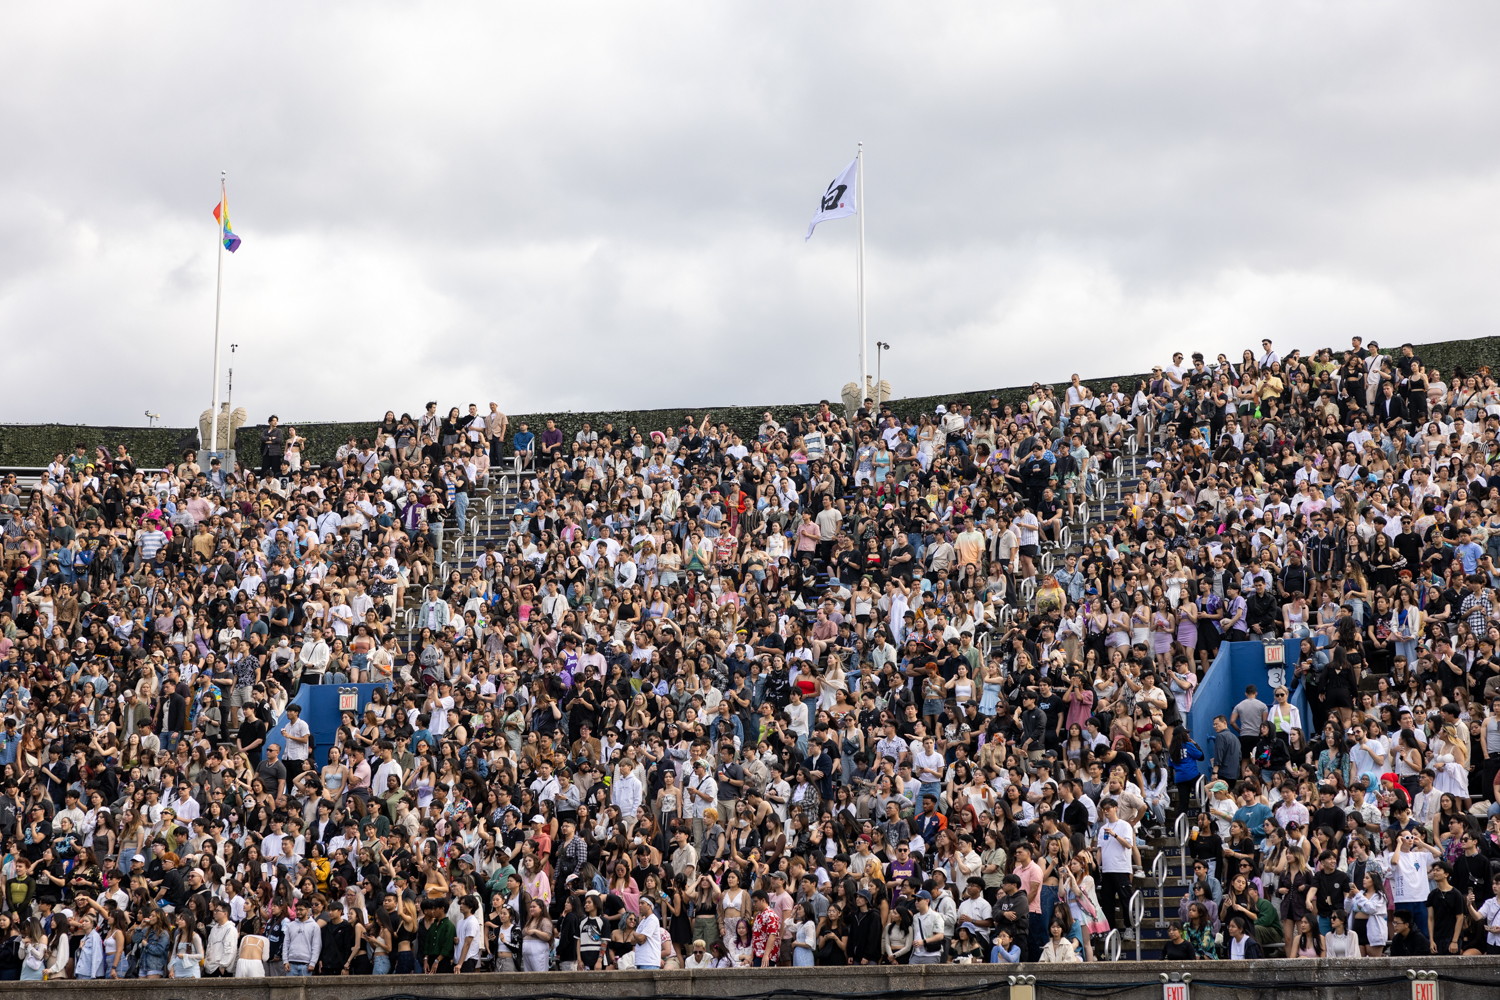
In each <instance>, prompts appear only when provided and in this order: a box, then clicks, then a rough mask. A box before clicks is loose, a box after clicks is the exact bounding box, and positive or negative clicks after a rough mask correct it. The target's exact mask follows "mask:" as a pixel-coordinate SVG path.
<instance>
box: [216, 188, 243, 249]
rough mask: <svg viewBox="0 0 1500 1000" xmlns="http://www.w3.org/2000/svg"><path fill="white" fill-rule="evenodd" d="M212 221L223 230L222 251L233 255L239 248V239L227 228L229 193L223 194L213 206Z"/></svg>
mask: <svg viewBox="0 0 1500 1000" xmlns="http://www.w3.org/2000/svg"><path fill="white" fill-rule="evenodd" d="M214 219H215V221H217V222H218V223H219V228H220V229H221V230H223V234H222V235H223V237H224V249H225V250H228V251H229V252H230V253H234V252H235V251H236V250H238V249H239V248H240V238H239V237H238V236H236V235H234V230H233V229H231V228H230V226H229V192H227V191H226V192H224V194H223V195H222V196H221V197H220V199H219V203H218V204H217V205H215V206H214Z"/></svg>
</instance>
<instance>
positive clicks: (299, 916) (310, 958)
mask: <svg viewBox="0 0 1500 1000" xmlns="http://www.w3.org/2000/svg"><path fill="white" fill-rule="evenodd" d="M293 912H294V913H295V915H296V919H295V920H294V919H292V918H291V917H287V918H284V919H283V920H282V922H281V924H282V927H283V929H284V934H285V936H284V938H283V940H282V945H281V954H282V960H283V961H285V962H286V974H287V975H289V976H305V975H307V974H308V970H310V969H312V968H313V967H314V966H316V965H317V964H318V957H319V956H320V955H321V954H322V952H323V930H322V928H320V927H319V926H318V922H317V921H316V920H314V919H313V918H312V911H311V910H309V909H308V907H307V904H306V903H302V902H299V903H298V904H297V908H296V910H294V911H293Z"/></svg>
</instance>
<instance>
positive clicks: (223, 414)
mask: <svg viewBox="0 0 1500 1000" xmlns="http://www.w3.org/2000/svg"><path fill="white" fill-rule="evenodd" d="M211 412H212V411H211V410H204V411H203V413H202V415H201V416H199V417H198V433H199V434H200V435H201V437H199V439H198V441H199V445H200V447H203V448H207V447H208V446H209V443H210V442H211V441H212V440H213V434H212V429H213V425H212V424H210V423H209V414H210V413H211ZM245 419H246V414H245V408H244V407H243V406H238V407H235V410H234V412H233V413H230V412H229V404H228V403H220V404H219V447H220V448H224V449H228V448H232V447H233V446H234V434H235V432H236V431H238V430H239V429H240V428H241V427H242V426H244V423H245Z"/></svg>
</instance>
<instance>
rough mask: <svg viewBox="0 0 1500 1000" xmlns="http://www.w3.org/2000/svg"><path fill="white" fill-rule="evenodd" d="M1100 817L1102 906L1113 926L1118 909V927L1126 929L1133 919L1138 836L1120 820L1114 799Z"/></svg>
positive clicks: (1104, 803) (1102, 808) (1104, 806)
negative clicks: (1132, 891) (1134, 853)
mask: <svg viewBox="0 0 1500 1000" xmlns="http://www.w3.org/2000/svg"><path fill="white" fill-rule="evenodd" d="M1099 814H1100V817H1101V819H1100V822H1099V834H1098V839H1097V843H1096V846H1097V847H1098V849H1099V871H1100V883H1099V905H1100V907H1101V908H1102V909H1103V910H1104V916H1105V918H1106V919H1108V920H1110V921H1111V922H1113V921H1114V919H1115V916H1114V911H1115V907H1116V906H1118V907H1119V911H1120V922H1119V923H1118V924H1115V926H1116V927H1125V926H1127V924H1128V923H1129V917H1130V876H1131V871H1132V869H1133V867H1134V866H1133V864H1132V860H1131V858H1132V851H1133V850H1134V848H1135V835H1134V831H1133V830H1132V829H1131V827H1130V824H1129V823H1127V822H1125V821H1124V820H1122V819H1120V804H1119V803H1118V802H1117V801H1115V800H1114V799H1105V800H1104V801H1102V802H1100V803H1099Z"/></svg>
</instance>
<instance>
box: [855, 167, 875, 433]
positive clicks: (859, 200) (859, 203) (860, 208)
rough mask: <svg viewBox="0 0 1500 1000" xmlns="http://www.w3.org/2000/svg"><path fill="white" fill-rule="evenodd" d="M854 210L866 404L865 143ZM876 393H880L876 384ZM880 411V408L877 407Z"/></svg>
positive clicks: (862, 384)
mask: <svg viewBox="0 0 1500 1000" xmlns="http://www.w3.org/2000/svg"><path fill="white" fill-rule="evenodd" d="M854 211H855V214H856V215H858V216H859V281H858V285H859V402H860V405H861V406H863V405H864V401H865V386H866V384H868V382H869V379H870V368H869V365H868V364H867V363H866V362H865V144H864V143H860V144H859V150H858V151H857V152H856V153H855V154H854ZM875 394H876V396H877V397H878V396H879V395H880V387H879V386H876V388H875ZM876 412H877V413H878V412H879V408H878V407H877V408H876Z"/></svg>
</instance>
